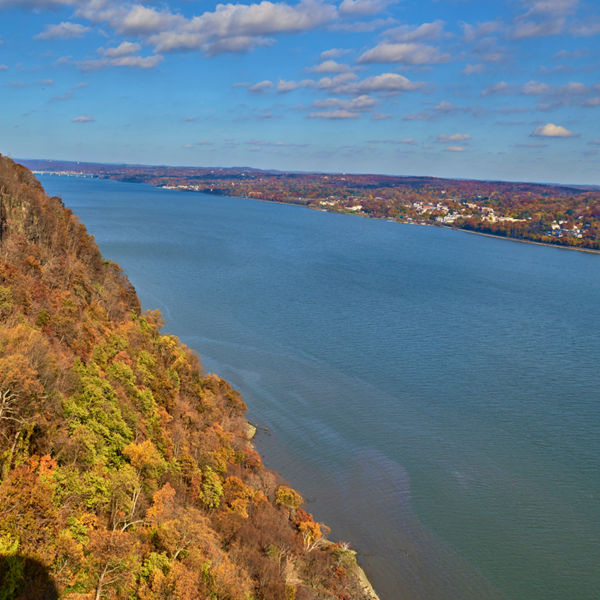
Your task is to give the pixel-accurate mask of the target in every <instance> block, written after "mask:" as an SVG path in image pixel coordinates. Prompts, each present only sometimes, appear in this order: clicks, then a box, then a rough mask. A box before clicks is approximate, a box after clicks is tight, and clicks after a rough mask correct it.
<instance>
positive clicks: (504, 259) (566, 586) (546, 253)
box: [41, 176, 600, 600]
mask: <svg viewBox="0 0 600 600" xmlns="http://www.w3.org/2000/svg"><path fill="white" fill-rule="evenodd" d="M41 181H42V183H43V185H44V186H45V187H46V189H47V191H48V192H49V193H50V194H53V195H59V196H62V198H63V200H64V202H65V204H66V205H67V206H68V207H69V208H71V209H73V211H74V212H75V213H77V214H78V215H79V216H80V218H81V220H82V222H83V223H84V224H85V225H86V226H87V228H88V230H89V231H90V233H92V234H94V235H95V237H96V240H97V241H98V244H99V245H100V248H101V250H102V252H103V254H104V255H105V256H106V257H108V258H110V259H112V260H115V261H117V262H118V263H119V264H120V265H121V266H122V267H123V268H124V269H125V271H126V273H127V275H128V276H129V278H130V279H131V281H132V283H133V284H134V285H135V287H136V288H137V291H138V293H139V295H140V298H141V300H142V304H143V306H144V308H159V309H160V310H161V311H162V312H163V314H164V316H165V318H166V323H167V324H166V326H165V331H166V332H168V333H174V334H176V335H178V336H179V337H181V339H182V340H183V341H184V342H185V343H186V344H188V345H189V346H191V347H192V348H194V349H195V350H197V351H198V353H199V354H200V355H201V357H202V362H203V364H204V367H205V369H206V370H207V371H215V372H217V373H218V374H219V375H221V376H222V377H224V378H225V379H227V380H229V381H230V382H231V383H232V384H233V385H234V386H235V387H236V388H237V389H239V390H240V391H241V392H242V393H243V395H244V398H245V400H246V402H247V404H248V406H249V419H250V420H251V421H252V422H253V423H255V424H256V425H257V426H258V428H259V432H258V435H257V446H258V449H259V450H260V452H261V453H262V455H263V457H264V459H265V462H266V464H267V465H268V466H269V467H272V468H274V469H277V470H278V471H280V472H281V473H282V474H283V475H284V477H285V478H286V479H287V480H289V481H290V482H291V484H292V485H293V486H294V487H295V488H296V489H298V490H299V491H300V492H301V493H302V494H303V495H304V496H305V497H306V498H307V501H308V504H307V507H306V508H307V509H308V510H309V511H310V512H313V513H314V515H315V517H316V518H317V519H318V520H321V521H324V522H326V523H327V524H329V525H330V526H331V527H332V528H333V532H332V537H333V538H334V539H341V540H347V541H350V542H351V544H352V546H353V547H354V548H355V549H356V550H357V551H358V552H359V560H360V562H361V564H362V565H363V566H364V568H365V570H366V571H367V574H368V575H369V576H370V578H371V580H372V582H373V584H374V586H375V589H376V590H377V592H378V593H379V594H380V596H381V598H382V600H403V599H410V600H412V599H419V600H437V599H440V600H441V599H444V600H483V599H486V600H487V599H488V598H505V599H508V600H571V599H573V600H594V599H597V598H599V597H600V568H599V565H598V551H599V547H600V335H599V333H600V331H599V330H600V327H599V326H600V256H596V255H591V254H583V253H578V252H567V251H564V250H560V249H556V248H547V247H541V246H534V245H526V244H520V243H516V242H509V241H504V240H497V239H493V238H485V237H479V236H474V235H468V234H465V233H461V232H455V231H450V230H447V229H438V228H432V227H419V226H408V225H400V224H396V223H390V222H385V221H375V220H368V219H361V218H359V217H356V216H346V215H335V214H329V213H321V212H316V211H311V210H308V209H305V208H300V207H295V206H285V205H277V204H267V203H262V202H257V201H252V200H245V199H240V198H226V197H216V196H208V195H204V194H197V193H182V192H175V191H166V190H159V189H155V188H152V187H149V186H143V185H137V184H125V183H115V182H110V181H101V180H91V179H76V178H67V177H57V176H44V177H41Z"/></svg>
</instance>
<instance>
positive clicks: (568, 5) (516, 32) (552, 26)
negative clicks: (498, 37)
mask: <svg viewBox="0 0 600 600" xmlns="http://www.w3.org/2000/svg"><path fill="white" fill-rule="evenodd" d="M522 4H523V5H524V7H525V8H526V9H527V10H526V12H525V13H524V14H522V15H519V17H517V19H516V23H515V25H514V26H513V28H512V30H511V32H510V36H511V37H512V38H514V39H521V38H529V37H540V36H547V35H557V34H559V33H562V32H563V30H564V28H565V24H566V18H567V16H569V15H570V14H572V13H574V12H575V10H576V9H577V5H578V4H579V0H523V2H522Z"/></svg>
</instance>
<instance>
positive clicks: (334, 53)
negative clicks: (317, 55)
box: [321, 48, 350, 60]
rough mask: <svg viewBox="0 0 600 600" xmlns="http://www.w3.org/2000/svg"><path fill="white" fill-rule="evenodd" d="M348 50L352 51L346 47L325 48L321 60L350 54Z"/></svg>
mask: <svg viewBox="0 0 600 600" xmlns="http://www.w3.org/2000/svg"><path fill="white" fill-rule="evenodd" d="M348 52H350V50H346V49H344V48H331V50H324V51H323V52H321V60H329V59H331V58H339V57H340V56H344V54H348Z"/></svg>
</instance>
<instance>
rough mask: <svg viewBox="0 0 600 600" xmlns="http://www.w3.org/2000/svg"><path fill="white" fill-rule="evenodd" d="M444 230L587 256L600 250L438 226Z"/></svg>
mask: <svg viewBox="0 0 600 600" xmlns="http://www.w3.org/2000/svg"><path fill="white" fill-rule="evenodd" d="M438 227H443V228H444V229H451V230H452V231H464V232H465V233H472V234H474V235H483V236H485V237H491V238H496V239H498V240H508V241H510V242H520V243H521V244H534V245H535V246H545V247H546V248H558V249H559V250H574V251H576V252H587V253H588V254H600V250H594V249H593V248H577V247H576V246H567V245H566V244H548V243H547V242H536V241H535V240H526V239H524V238H516V237H510V236H508V235H495V234H493V233H485V232H484V231H474V230H473V229H463V228H462V227H448V226H447V225H438Z"/></svg>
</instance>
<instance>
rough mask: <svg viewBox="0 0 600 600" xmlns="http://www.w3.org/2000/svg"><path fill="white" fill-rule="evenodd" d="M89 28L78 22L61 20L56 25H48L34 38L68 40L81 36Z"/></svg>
mask: <svg viewBox="0 0 600 600" xmlns="http://www.w3.org/2000/svg"><path fill="white" fill-rule="evenodd" d="M89 30H90V27H86V26H85V25H81V24H79V23H71V22H69V21H63V22H62V23H59V24H58V25H48V26H46V29H44V31H42V33H38V34H37V35H36V36H35V39H36V40H68V39H72V38H78V37H81V36H83V35H84V34H85V33H86V32H88V31H89Z"/></svg>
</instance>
